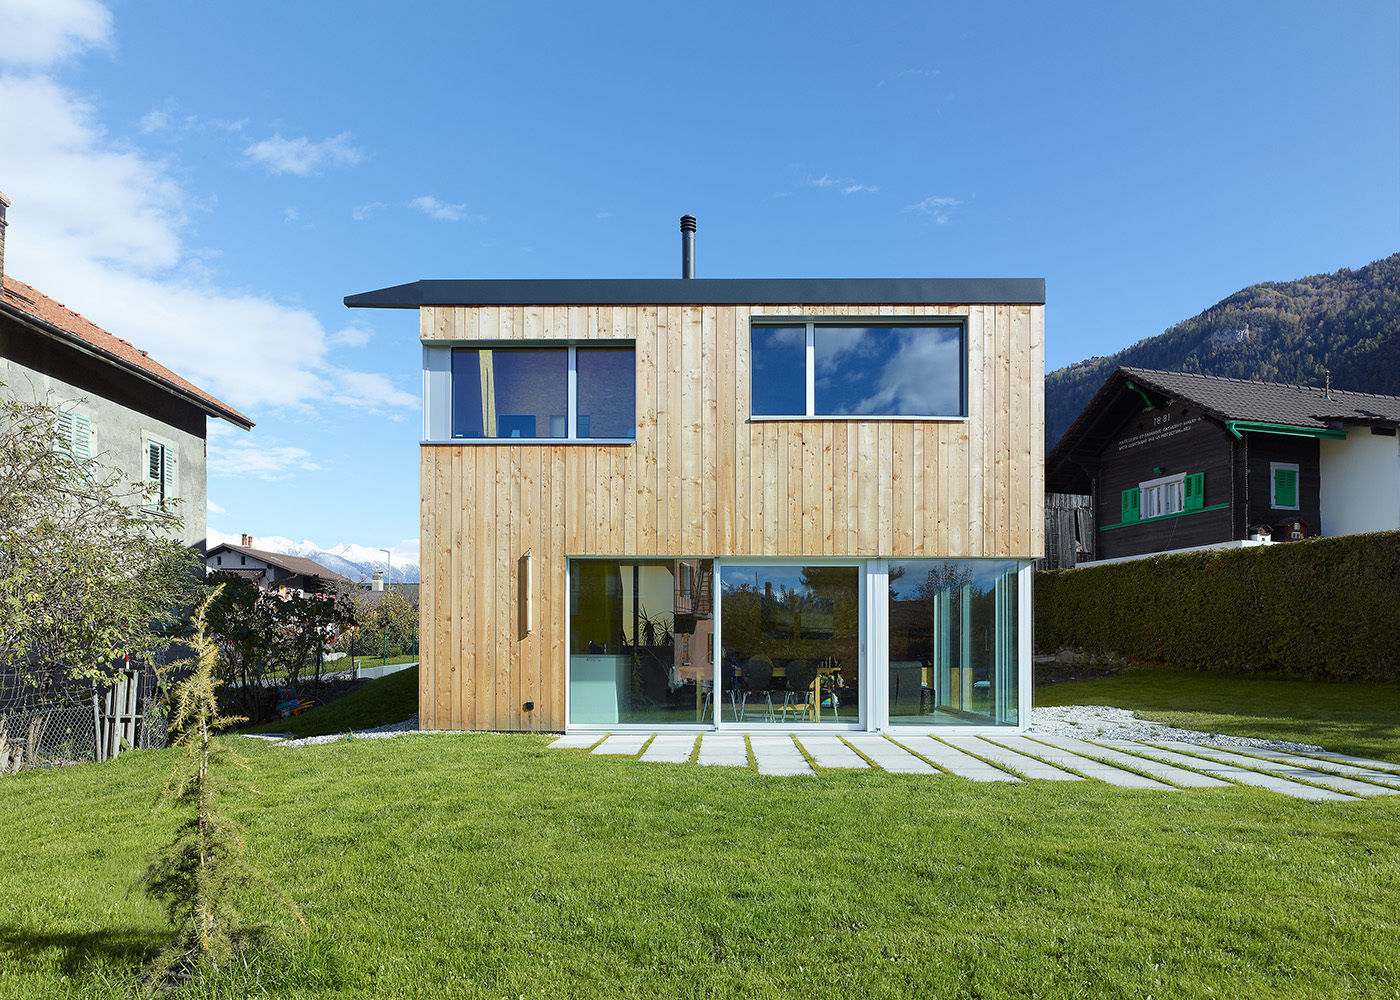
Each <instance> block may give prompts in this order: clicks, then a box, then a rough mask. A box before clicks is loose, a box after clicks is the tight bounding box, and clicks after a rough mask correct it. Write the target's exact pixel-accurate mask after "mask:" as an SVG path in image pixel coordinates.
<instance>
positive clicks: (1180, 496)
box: [1138, 472, 1186, 521]
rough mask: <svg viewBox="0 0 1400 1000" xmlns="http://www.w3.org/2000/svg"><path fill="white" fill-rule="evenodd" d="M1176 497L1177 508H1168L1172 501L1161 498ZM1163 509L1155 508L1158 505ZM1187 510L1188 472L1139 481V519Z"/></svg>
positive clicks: (1165, 515)
mask: <svg viewBox="0 0 1400 1000" xmlns="http://www.w3.org/2000/svg"><path fill="white" fill-rule="evenodd" d="M1169 486H1175V487H1176V489H1174V490H1166V489H1164V488H1165V487H1169ZM1168 498H1171V499H1175V500H1176V509H1175V510H1170V509H1167V508H1169V507H1170V506H1171V504H1170V503H1161V504H1159V501H1160V500H1165V499H1168ZM1159 505H1160V506H1161V507H1162V508H1163V509H1161V510H1155V511H1154V510H1153V509H1152V508H1155V507H1157V506H1159ZM1185 512H1186V473H1184V472H1178V473H1176V474H1175V475H1172V476H1160V477H1158V478H1157V479H1149V480H1147V481H1146V482H1142V483H1138V519H1139V520H1142V521H1146V520H1147V519H1148V518H1152V517H1167V516H1169V515H1171V514H1184V513H1185Z"/></svg>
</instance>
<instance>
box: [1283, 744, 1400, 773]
mask: <svg viewBox="0 0 1400 1000" xmlns="http://www.w3.org/2000/svg"><path fill="white" fill-rule="evenodd" d="M1296 752H1297V755H1298V756H1299V757H1315V758H1317V759H1318V760H1326V761H1336V762H1337V763H1339V764H1355V765H1356V766H1357V767H1364V768H1366V769H1367V770H1370V771H1384V772H1386V773H1387V774H1400V764H1396V763H1395V762H1394V761H1389V760H1368V759H1367V758H1365V757H1353V756H1351V755H1350V754H1344V753H1328V752H1327V751H1326V750H1299V751H1296Z"/></svg>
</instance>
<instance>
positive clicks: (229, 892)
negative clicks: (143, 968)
mask: <svg viewBox="0 0 1400 1000" xmlns="http://www.w3.org/2000/svg"><path fill="white" fill-rule="evenodd" d="M217 596H218V594H217V591H216V592H215V594H213V595H211V596H210V598H209V599H208V600H206V601H205V602H204V603H203V604H202V605H201V606H200V608H199V610H198V612H197V613H196V615H195V620H194V624H195V633H194V639H193V641H192V643H191V645H192V647H193V649H194V654H195V655H194V657H193V658H192V659H189V660H184V661H182V662H181V663H180V664H176V667H190V668H192V669H191V670H190V673H189V676H187V677H186V678H185V679H184V680H182V681H181V682H180V683H179V684H177V685H176V687H175V688H174V690H173V692H172V693H171V701H172V710H171V728H172V732H173V733H174V734H175V735H174V739H173V740H172V745H173V746H176V747H178V748H180V749H181V751H182V753H181V756H180V760H179V763H178V764H177V765H176V767H175V769H174V770H173V771H172V772H171V775H170V779H169V781H168V782H167V783H166V786H165V788H164V789H163V791H162V792H161V795H160V801H159V803H158V806H157V808H159V807H160V805H169V806H173V807H180V808H184V809H186V810H188V811H189V816H188V818H187V819H186V820H185V821H184V822H183V823H181V824H180V826H179V827H178V828H177V829H176V831H175V837H174V839H173V840H172V841H171V842H170V843H169V844H168V845H167V846H166V847H165V849H164V850H163V851H162V852H161V853H160V855H159V856H158V857H157V858H156V859H155V860H154V861H152V862H151V865H150V867H149V868H147V870H146V873H145V875H144V876H143V878H142V880H141V884H142V885H143V886H144V888H145V890H146V893H147V895H149V896H151V897H152V898H154V899H156V900H159V901H160V902H161V903H163V904H164V905H165V909H166V914H167V916H168V917H169V918H170V922H171V924H172V925H173V927H174V929H175V935H174V939H173V940H172V942H171V944H170V946H169V947H168V948H167V949H166V950H165V951H164V952H163V953H162V954H161V955H160V956H159V957H158V958H157V959H156V961H155V964H154V966H153V967H152V969H151V974H150V976H149V977H148V980H147V982H148V984H149V985H150V986H151V987H152V988H153V989H154V988H160V987H162V986H164V985H169V984H171V983H175V982H181V981H188V980H199V979H203V978H206V977H207V976H209V975H211V974H217V973H219V972H221V971H222V970H225V969H226V968H227V967H228V966H229V964H230V963H231V962H234V961H235V960H239V959H242V960H244V961H246V960H247V958H248V956H249V953H250V951H251V950H252V949H253V948H255V947H256V946H257V945H258V944H259V943H260V942H261V941H262V940H263V939H264V938H265V935H266V933H267V928H266V927H262V926H247V925H244V924H243V923H242V922H241V919H240V917H239V913H238V909H237V906H236V905H235V900H236V899H237V897H238V896H239V895H240V893H241V891H242V890H244V889H245V888H246V887H247V885H248V884H249V883H252V882H258V883H261V884H263V885H264V886H268V887H269V888H270V884H269V883H268V881H267V879H265V878H264V877H263V876H262V875H261V874H259V873H258V872H257V871H256V870H255V869H254V868H253V867H252V866H251V865H249V864H248V863H247V862H246V861H244V860H243V853H244V846H245V845H244V839H243V830H242V827H240V826H239V824H238V823H236V822H235V821H234V820H232V819H231V818H229V817H228V816H227V815H225V814H224V812H223V808H222V807H223V802H224V800H225V798H226V797H227V795H228V793H229V792H231V791H233V790H238V789H241V790H243V791H253V790H252V789H249V788H247V787H246V786H244V785H240V784H238V783H236V782H233V781H230V780H229V779H228V778H226V777H225V776H224V772H225V771H227V769H229V768H231V767H232V768H240V769H242V770H248V763H247V760H246V759H245V758H244V757H242V756H240V755H239V754H237V753H235V752H234V751H232V750H231V749H229V748H228V747H227V746H226V745H225V744H224V743H223V742H222V741H221V740H219V739H218V737H217V735H216V734H217V733H218V732H219V731H220V730H222V729H225V728H227V727H228V726H230V725H233V724H234V723H237V722H241V721H243V720H242V719H241V718H239V717H236V716H227V715H223V714H221V713H220V710H219V703H218V697H217V693H216V692H217V687H218V682H217V680H216V679H215V676H214V668H215V664H216V663H217V660H218V647H217V646H215V645H214V643H212V642H211V641H210V640H209V639H208V637H207V636H206V635H205V614H206V612H207V611H208V608H209V604H210V602H211V601H212V600H213V599H214V598H215V597H217ZM273 895H277V894H276V893H275V891H274V892H273ZM278 898H279V899H280V898H281V897H280V896H278ZM283 902H284V903H285V900H283ZM286 905H288V906H289V908H291V909H292V910H293V912H294V913H296V916H297V919H298V920H300V919H301V915H300V913H297V912H296V909H295V907H291V906H290V904H286Z"/></svg>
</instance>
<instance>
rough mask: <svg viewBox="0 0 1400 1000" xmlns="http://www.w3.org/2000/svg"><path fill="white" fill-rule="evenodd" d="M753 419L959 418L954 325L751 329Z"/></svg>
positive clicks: (960, 358)
mask: <svg viewBox="0 0 1400 1000" xmlns="http://www.w3.org/2000/svg"><path fill="white" fill-rule="evenodd" d="M749 345H750V351H751V355H750V356H751V372H752V374H751V376H750V393H749V399H750V413H751V415H752V416H755V417H797V418H800V417H837V418H839V417H910V418H938V417H961V416H966V413H967V409H966V398H967V386H966V371H967V364H966V360H965V359H966V350H965V348H966V335H965V330H964V327H963V325H962V324H961V323H930V322H929V321H927V320H920V321H918V322H902V321H895V320H881V321H880V322H879V323H878V324H877V323H871V322H868V321H844V322H818V321H812V322H808V323H805V324H795V323H791V322H788V323H780V322H776V321H775V322H774V323H760V322H755V323H754V324H753V326H752V328H751V329H750V335H749Z"/></svg>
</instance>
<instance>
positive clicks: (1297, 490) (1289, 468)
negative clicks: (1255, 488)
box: [1269, 462, 1303, 510]
mask: <svg viewBox="0 0 1400 1000" xmlns="http://www.w3.org/2000/svg"><path fill="white" fill-rule="evenodd" d="M1280 471H1285V472H1292V473H1293V501H1294V503H1293V506H1291V507H1286V506H1284V505H1283V504H1280V503H1279V502H1278V474H1279V472H1280ZM1269 507H1270V508H1272V509H1273V510H1302V509H1303V477H1302V475H1301V474H1300V473H1299V471H1298V463H1297V462H1270V463H1269Z"/></svg>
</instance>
